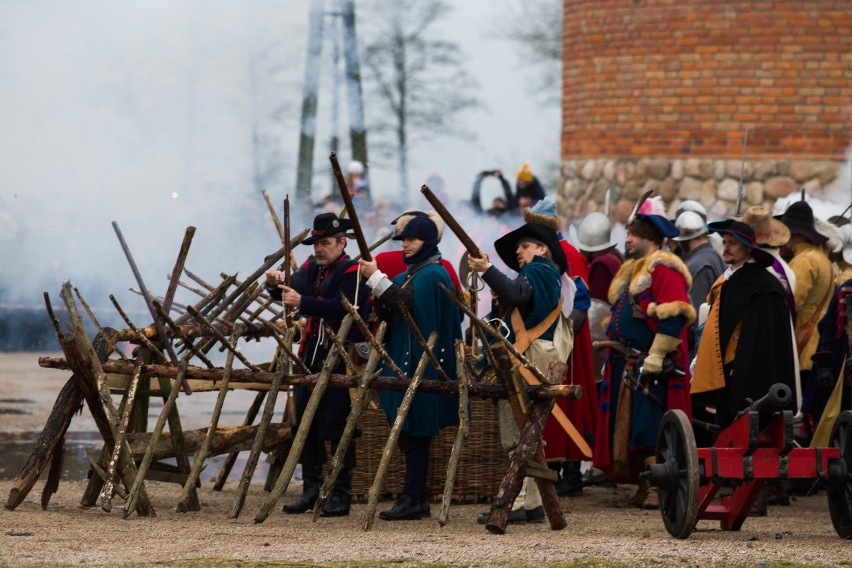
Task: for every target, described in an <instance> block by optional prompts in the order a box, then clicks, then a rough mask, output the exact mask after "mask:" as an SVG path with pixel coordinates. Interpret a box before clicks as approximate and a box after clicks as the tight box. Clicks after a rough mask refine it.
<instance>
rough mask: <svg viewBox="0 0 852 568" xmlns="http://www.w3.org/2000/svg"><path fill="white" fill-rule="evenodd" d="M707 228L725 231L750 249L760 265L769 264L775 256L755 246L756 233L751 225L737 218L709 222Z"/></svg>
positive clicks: (717, 231) (720, 231)
mask: <svg viewBox="0 0 852 568" xmlns="http://www.w3.org/2000/svg"><path fill="white" fill-rule="evenodd" d="M707 229H708V230H709V231H710V232H711V233H727V234H729V235H731V236H732V237H734V238H735V239H737V240H738V241H739V242H741V243H742V244H744V245H745V246H747V247H748V248H750V249H751V257H752V258H753V259H754V260H755V261H756V262H757V263H758V264H761V265H762V266H770V265H772V263H773V262H774V261H775V257H774V256H772V254H771V253H770V252H769V251H766V250H763V249H762V248H760V247H759V246H757V242H756V235H755V232H754V229H753V228H752V227H751V225H748V224H746V223H744V222H742V221H739V220H737V219H724V220H722V221H716V222H714V223H709V224H708V225H707Z"/></svg>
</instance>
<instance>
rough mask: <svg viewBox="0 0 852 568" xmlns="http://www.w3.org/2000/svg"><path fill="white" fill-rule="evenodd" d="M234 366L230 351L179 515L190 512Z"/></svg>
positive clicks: (184, 490)
mask: <svg viewBox="0 0 852 568" xmlns="http://www.w3.org/2000/svg"><path fill="white" fill-rule="evenodd" d="M239 338H240V336H239V335H238V334H236V333H235V334H234V337H233V339H232V340H231V345H232V346H236V344H237V341H238V340H239ZM233 366H234V352H233V351H229V352H228V356H227V357H226V358H225V374H224V376H223V377H222V384H221V385H220V386H219V395H218V396H217V397H216V405H215V406H214V407H213V415H212V416H211V417H210V427H209V428H208V429H207V435H206V436H205V437H204V442H203V443H202V444H201V447H200V448H198V451H197V452H195V459H194V460H193V463H192V471H191V472H190V474H189V477H187V479H186V483H185V484H184V486H183V490H182V491H181V494H180V498H179V499H178V504H177V511H178V513H186V512H187V511H188V510H189V509H188V504H189V496H190V493H191V490H194V489H195V482H196V481H198V477H199V476H200V475H201V470H202V469H204V460H206V459H207V454H208V452H209V451H210V443H211V441H212V440H213V435H214V434H215V433H216V428H217V427H218V426H219V416H220V415H221V413H222V406H223V405H224V404H225V395H227V394H228V385H229V384H230V382H231V370H232V369H233Z"/></svg>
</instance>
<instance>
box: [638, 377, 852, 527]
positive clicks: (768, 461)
mask: <svg viewBox="0 0 852 568" xmlns="http://www.w3.org/2000/svg"><path fill="white" fill-rule="evenodd" d="M791 396H792V393H791V392H790V389H789V388H788V387H787V386H785V385H782V384H775V385H773V386H772V388H771V389H770V390H769V392H768V393H767V394H766V396H764V397H763V398H761V399H760V400H758V401H756V402H754V403H752V404H750V405H749V406H748V407H747V408H746V409H745V410H744V411H742V412H741V413H740V414H739V415H738V416H737V418H736V419H735V420H734V421H733V422H732V423H731V424H730V425H729V426H728V427H726V428H725V429H724V430H722V431H721V432H720V433H719V434H718V436H717V438H716V441H715V445H714V446H713V447H710V448H697V447H696V444H695V436H694V433H693V429H692V425H691V424H690V422H689V420H688V418H687V417H686V415H685V414H684V413H683V412H681V411H679V410H673V411H668V412H666V414H665V415H664V416H663V419H662V422H661V424H660V429H659V433H658V436H657V450H656V464H653V465H651V466H650V468H649V470H648V471H646V472H645V473H643V474H642V475H643V476H645V477H646V478H647V479H648V481H649V483H650V484H651V485H653V486H656V487H657V488H658V492H659V497H660V512H661V514H662V517H663V523H664V524H665V526H666V530H667V531H668V532H669V533H670V534H671V535H672V536H674V537H676V538H687V537H688V536H689V535H690V534H691V533H692V531H693V529H695V525H696V523H697V522H698V520H699V519H715V520H718V521H719V522H720V525H721V528H722V530H732V531H736V530H739V529H740V528H741V527H742V525H743V523H744V522H745V520H746V517H748V514H749V511H750V509H751V506H752V504H753V503H754V502H755V500H756V499H757V497H758V494H759V492H760V491H761V489H762V488H763V485H764V484H765V483H766V480H768V479H781V480H785V479H812V480H814V481H815V483H824V484H825V487H826V489H827V492H828V509H829V513H830V514H831V521H832V523H833V524H834V528H835V530H836V531H837V534H838V535H840V536H841V537H842V538H847V539H852V412H850V411H845V412H842V413H841V414H840V415H839V416H838V418H837V420H836V421H835V423H834V427H833V429H832V433H831V438H830V445H829V447H826V448H800V447H796V445H795V444H794V442H793V413H792V412H791V411H789V410H779V409H782V408H784V407H785V406H786V405H787V403H788V402H789V401H790V398H791ZM731 482H733V483H731ZM723 484H724V485H733V486H734V490H733V493H732V494H731V495H730V496H728V497H723V498H722V499H721V500H719V499H717V493H718V492H719V489H720V488H721V487H722V486H723Z"/></svg>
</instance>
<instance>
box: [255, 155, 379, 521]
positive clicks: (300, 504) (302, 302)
mask: <svg viewBox="0 0 852 568" xmlns="http://www.w3.org/2000/svg"><path fill="white" fill-rule="evenodd" d="M338 169H339V168H338ZM344 189H345V186H344ZM346 194H347V196H348V191H346ZM350 218H351V215H350ZM353 225H354V223H353V221H351V220H350V219H340V218H338V216H337V215H335V214H334V213H323V214H320V215H317V216H316V217H315V218H314V221H313V229H312V230H311V234H310V236H308V237H307V238H306V239H305V240H304V241H302V244H304V245H308V246H313V249H314V256H313V258H312V259H311V260H309V261H307V262H305V263H304V264H303V265H302V266H301V268H300V269H299V270H298V271H297V272H295V273H294V274H293V275H292V276H291V277H290V279H291V283H290V285H289V286H288V285H287V284H285V274H284V273H283V272H281V271H277V270H273V271H269V272H267V273H266V286H267V291H268V292H269V294H270V296H272V298H273V299H276V300H281V301H282V302H283V303H284V305H285V306H287V307H289V308H291V309H293V308H298V310H299V313H300V314H301V315H302V316H304V317H306V318H307V322H306V324H305V327H304V331H303V332H302V341H301V343H300V345H299V356H300V357H301V358H302V360H303V361H304V362H305V364H306V365H307V366H308V368H309V369H310V370H311V372H319V371H320V370H321V368H322V366H323V363H324V362H325V360H326V358H327V357H328V356H329V354H330V352H331V349H332V346H333V342H332V339H331V337H329V336H328V334H327V332H326V329H325V326H326V325H328V326H330V327H331V328H332V330H335V331H336V330H337V329H338V327H339V326H340V323H341V321H342V320H343V318H344V317H345V316H346V309H345V308H344V307H343V304H342V303H341V299H340V296H341V294H343V295H344V296H345V297H346V299H347V300H349V301H350V302H351V303H352V304H355V305H358V306H359V307H360V308H361V309H362V312H366V306H367V289H366V288H365V287H364V286H360V287H359V285H358V279H359V274H358V264H357V263H356V262H355V261H354V260H352V259H350V258H349V256H348V255H347V254H346V251H345V249H346V243H347V231H349V230H350V229H353ZM361 238H362V239H363V236H361ZM359 244H360V241H359ZM367 253H368V254H369V251H367ZM356 295H357V299H356ZM346 339H347V341H348V342H349V343H350V344H354V343H359V342H362V341H364V337H363V336H362V335H361V333H360V332H359V331H358V329H357V327H356V326H353V327H352V328H351V330H350V331H349V334H348V335H347V338H346ZM332 372H334V373H345V372H346V368H345V363H344V362H343V361H342V360H341V361H340V363H339V364H338V368H336V369H334V370H333V371H332ZM295 399H296V409H297V416H298V419H299V420H301V418H302V413H303V412H304V410H305V408H306V406H307V404H308V400H309V399H310V390H309V389H307V388H305V387H296V388H295ZM349 410H350V399H349V391H348V390H346V389H329V390H327V391H326V392H325V394H324V395H323V398H322V401H321V402H320V405H319V407H318V408H317V411H316V416H315V419H314V421H313V423H312V424H311V428H310V430H309V433H308V437H307V441H306V443H305V447H304V449H303V450H302V454H301V457H300V460H299V463H301V464H302V479H303V482H304V485H303V487H302V495H301V496H300V497H299V499H297V500H296V501H295V502H293V503H288V504H286V505H284V512H285V513H304V512H306V511H309V510H311V509H313V507H314V505H315V503H316V500H317V497H318V495H319V489H320V487H321V486H322V481H323V479H322V468H323V464H324V463H325V461H326V459H327V455H326V449H325V442H326V441H328V440H330V441H331V444H332V452H334V451H336V446H337V442H338V441H339V440H340V438H341V436H342V434H343V429H344V427H345V425H346V416H347V415H348V414H349ZM354 467H355V446H354V444H353V445H351V446H350V447H349V448H348V450H347V453H346V457H345V458H344V465H343V469H342V470H341V472H340V474H339V475H338V477H337V482H336V484H335V486H334V490H333V492H332V495H331V498H330V499H329V501H328V503H327V504H326V506H325V510H324V511H323V513H322V516H324V517H338V516H344V515H348V514H349V509H350V504H351V491H352V469H353V468H354Z"/></svg>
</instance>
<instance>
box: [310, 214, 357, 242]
mask: <svg viewBox="0 0 852 568" xmlns="http://www.w3.org/2000/svg"><path fill="white" fill-rule="evenodd" d="M351 228H352V221H350V220H349V219H340V218H339V217H338V216H337V215H336V214H334V213H320V214H319V215H317V216H316V217H314V228H313V229H312V230H311V234H310V236H309V237H307V238H306V239H305V240H304V241H302V244H303V245H312V244H314V242H315V241H318V240H320V239H324V238H326V237H333V236H334V235H343V236H346V231H348V230H349V229H351Z"/></svg>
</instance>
